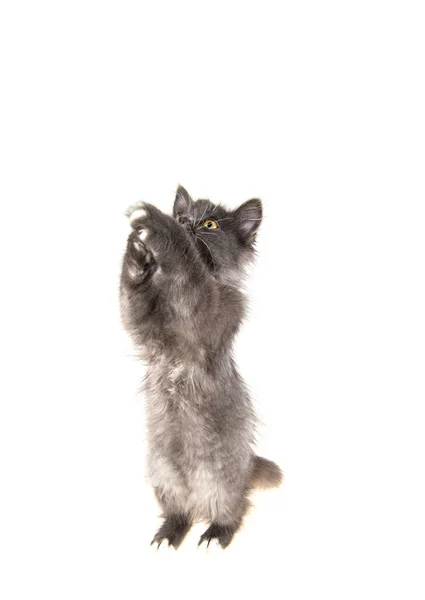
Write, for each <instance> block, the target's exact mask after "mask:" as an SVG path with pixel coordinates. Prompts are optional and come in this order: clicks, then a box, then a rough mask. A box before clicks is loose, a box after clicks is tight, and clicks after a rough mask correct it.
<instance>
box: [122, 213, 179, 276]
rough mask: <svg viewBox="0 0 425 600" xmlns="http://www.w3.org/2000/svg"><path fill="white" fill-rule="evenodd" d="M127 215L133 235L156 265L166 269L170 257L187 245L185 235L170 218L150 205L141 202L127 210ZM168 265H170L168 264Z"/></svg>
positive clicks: (170, 259)
mask: <svg viewBox="0 0 425 600" xmlns="http://www.w3.org/2000/svg"><path fill="white" fill-rule="evenodd" d="M127 215H128V217H129V219H130V225H131V227H132V228H133V234H134V235H137V237H138V239H139V240H140V241H141V242H142V243H143V244H144V245H145V246H146V248H147V249H148V250H149V252H150V253H151V254H152V256H153V257H154V259H155V260H156V261H157V263H158V264H160V265H161V266H163V267H165V269H168V267H169V266H170V264H171V262H172V257H173V256H174V255H175V254H176V252H177V253H180V251H181V250H183V251H184V249H185V248H186V247H187V245H188V239H187V236H186V234H185V233H184V232H183V231H182V228H181V227H179V226H178V225H177V223H176V222H175V221H174V219H173V218H172V217H170V216H169V215H166V214H164V213H163V212H161V211H160V210H159V209H157V208H156V207H155V206H152V204H148V203H146V202H142V203H140V204H136V205H134V206H132V207H130V208H129V210H128V211H127ZM169 263H170V264H169Z"/></svg>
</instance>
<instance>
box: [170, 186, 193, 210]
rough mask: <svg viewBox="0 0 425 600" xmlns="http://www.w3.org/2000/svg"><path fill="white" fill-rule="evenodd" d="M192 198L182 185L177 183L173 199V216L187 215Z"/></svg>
mask: <svg viewBox="0 0 425 600" xmlns="http://www.w3.org/2000/svg"><path fill="white" fill-rule="evenodd" d="M192 204H193V200H192V198H191V197H190V195H189V193H188V192H187V191H186V190H185V189H184V187H183V186H181V185H179V187H178V188H177V192H176V199H175V200H174V208H173V216H174V217H176V216H177V215H187V214H188V213H190V212H191V208H192Z"/></svg>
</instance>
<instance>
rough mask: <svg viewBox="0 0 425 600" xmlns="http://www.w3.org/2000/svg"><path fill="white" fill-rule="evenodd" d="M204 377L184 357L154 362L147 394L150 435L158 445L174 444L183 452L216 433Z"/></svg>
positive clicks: (195, 446) (202, 442)
mask: <svg viewBox="0 0 425 600" xmlns="http://www.w3.org/2000/svg"><path fill="white" fill-rule="evenodd" d="M204 380H205V376H204V374H203V373H202V371H200V370H199V368H197V367H196V366H195V365H188V364H185V363H183V362H180V361H173V362H171V363H167V362H165V361H161V362H159V363H158V364H156V365H153V366H151V368H150V369H149V371H148V375H147V378H146V385H145V394H146V397H147V398H146V399H147V408H148V420H149V433H150V439H151V441H152V442H153V443H154V444H155V445H161V446H163V447H172V449H173V450H174V451H175V452H176V453H178V454H179V453H181V452H183V450H184V449H186V450H189V449H190V452H191V451H192V450H193V449H194V448H198V447H205V442H206V440H207V438H208V439H209V438H211V436H214V431H213V430H214V428H213V427H212V428H211V423H212V420H211V415H210V414H209V403H208V391H206V390H205V388H204V385H203V383H205V381H204ZM210 430H211V431H210Z"/></svg>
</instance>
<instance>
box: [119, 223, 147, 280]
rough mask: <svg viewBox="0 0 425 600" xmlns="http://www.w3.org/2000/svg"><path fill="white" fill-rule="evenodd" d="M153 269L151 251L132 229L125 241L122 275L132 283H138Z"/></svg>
mask: <svg viewBox="0 0 425 600" xmlns="http://www.w3.org/2000/svg"><path fill="white" fill-rule="evenodd" d="M153 270H155V260H154V257H153V255H152V253H151V252H150V251H149V249H148V248H147V247H146V245H145V244H144V243H143V241H142V240H141V238H140V235H139V234H138V232H136V231H133V233H131V234H130V236H129V238H128V242H127V252H126V254H125V258H124V266H123V275H124V276H125V277H126V278H127V279H128V280H129V281H130V282H131V283H133V284H135V285H139V284H140V283H142V282H143V281H144V280H145V279H146V277H147V276H148V275H149V274H150V273H151V272H152V271H153Z"/></svg>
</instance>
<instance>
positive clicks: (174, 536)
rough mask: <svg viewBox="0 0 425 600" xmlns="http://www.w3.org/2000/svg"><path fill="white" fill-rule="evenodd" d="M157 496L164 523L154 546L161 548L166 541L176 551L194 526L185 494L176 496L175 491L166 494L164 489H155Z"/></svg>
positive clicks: (156, 535)
mask: <svg viewBox="0 0 425 600" xmlns="http://www.w3.org/2000/svg"><path fill="white" fill-rule="evenodd" d="M155 495H156V497H157V500H158V502H159V503H160V505H161V506H162V509H163V513H162V516H163V517H164V521H163V523H162V525H161V527H160V528H159V529H158V531H157V532H156V534H155V536H154V538H153V540H152V542H151V546H152V544H157V547H158V548H159V547H160V545H161V544H162V542H163V541H164V540H167V541H168V545H169V546H173V547H174V548H175V549H176V550H177V548H178V547H179V546H180V544H181V543H182V541H183V540H184V538H185V536H186V534H187V533H188V531H189V529H190V528H191V526H192V522H193V520H192V517H191V515H190V514H189V512H188V511H187V510H186V508H185V503H184V494H180V495H179V496H177V495H176V493H175V490H173V491H171V490H169V491H168V492H165V491H164V490H163V489H161V490H160V489H159V488H155Z"/></svg>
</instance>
